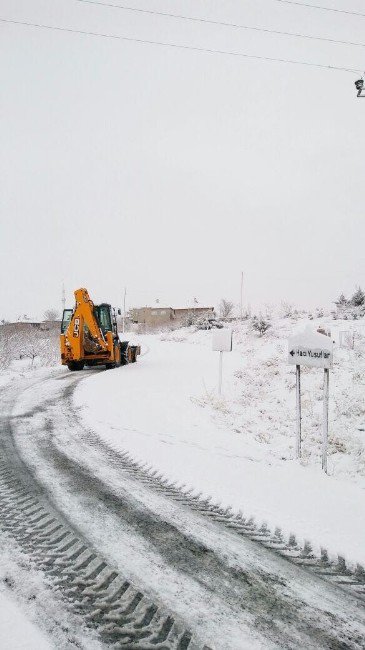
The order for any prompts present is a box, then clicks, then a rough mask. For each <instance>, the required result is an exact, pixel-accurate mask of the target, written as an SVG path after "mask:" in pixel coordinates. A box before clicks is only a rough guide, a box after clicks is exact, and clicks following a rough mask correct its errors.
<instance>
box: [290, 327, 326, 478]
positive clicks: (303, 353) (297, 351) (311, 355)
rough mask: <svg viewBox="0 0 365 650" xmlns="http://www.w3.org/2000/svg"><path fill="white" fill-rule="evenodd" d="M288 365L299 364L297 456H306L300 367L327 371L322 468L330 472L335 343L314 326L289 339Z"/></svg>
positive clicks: (324, 391) (324, 392)
mask: <svg viewBox="0 0 365 650" xmlns="http://www.w3.org/2000/svg"><path fill="white" fill-rule="evenodd" d="M288 352H289V354H288V363H289V364H291V365H295V374H296V415H297V417H296V457H297V458H301V454H302V449H301V447H302V406H301V385H300V366H307V367H308V368H323V369H324V390H323V437H322V469H323V471H324V472H326V473H327V447H328V404H329V370H330V368H332V366H333V342H332V340H331V338H330V337H328V336H326V335H325V334H320V333H318V332H313V331H311V329H310V327H309V328H307V330H305V331H304V332H302V333H300V334H297V335H295V336H293V337H292V338H291V339H290V340H289V349H288Z"/></svg>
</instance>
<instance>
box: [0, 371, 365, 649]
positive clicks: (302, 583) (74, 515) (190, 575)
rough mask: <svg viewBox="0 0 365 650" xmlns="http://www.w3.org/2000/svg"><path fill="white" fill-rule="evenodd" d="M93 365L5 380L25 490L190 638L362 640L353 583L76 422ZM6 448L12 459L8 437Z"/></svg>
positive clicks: (283, 644) (363, 621) (268, 644)
mask: <svg viewBox="0 0 365 650" xmlns="http://www.w3.org/2000/svg"><path fill="white" fill-rule="evenodd" d="M132 369H133V368H127V369H121V371H122V370H124V371H125V372H128V370H132ZM113 373H114V371H112V372H110V373H109V376H112V375H113ZM95 376H96V375H95V371H94V372H91V373H85V374H82V375H79V374H78V375H70V374H68V373H66V372H65V371H64V370H57V371H50V372H49V376H48V377H43V378H42V380H41V381H39V382H38V383H36V382H33V383H32V385H30V386H29V385H28V386H27V382H26V381H25V382H24V385H23V386H22V385H21V382H19V383H18V384H17V385H16V386H14V385H13V386H12V387H11V393H12V395H13V397H14V399H15V398H16V399H15V402H16V403H15V405H14V407H13V411H12V413H13V416H12V418H11V419H9V420H8V425H9V426H5V425H4V426H3V429H2V437H3V442H4V444H6V443H7V442H9V441H7V440H6V437H7V436H8V437H10V436H11V435H12V436H13V437H14V441H15V444H16V450H17V452H18V453H19V454H20V456H21V458H22V459H23V461H24V463H25V465H22V464H21V463H16V471H18V472H20V473H22V474H23V475H25V474H27V475H29V474H30V475H31V476H32V479H30V483H29V485H30V487H29V489H30V490H31V489H32V488H31V483H32V482H33V483H34V484H36V485H38V486H42V489H43V490H44V491H45V492H46V495H47V499H48V501H50V502H51V504H52V507H53V508H54V511H55V512H59V513H60V516H61V517H63V518H64V519H65V520H67V521H68V522H70V523H71V524H72V526H73V528H74V529H75V530H78V531H79V532H80V535H82V536H83V538H84V539H87V540H88V542H89V543H90V544H91V546H92V548H94V549H97V552H98V553H100V554H101V556H102V557H103V558H105V560H106V562H108V563H109V565H110V566H112V567H114V568H115V569H116V570H117V571H118V572H120V574H122V575H123V576H124V577H125V578H126V579H127V580H128V581H129V582H131V583H132V584H134V585H136V587H137V588H138V589H142V590H143V593H144V594H146V595H147V597H148V598H150V599H151V600H152V601H153V602H157V603H160V604H162V606H164V607H165V608H166V610H168V611H170V612H172V613H173V615H174V616H175V617H176V618H177V619H178V620H180V621H181V622H182V623H183V624H184V625H185V626H186V627H187V628H189V629H190V630H191V631H192V633H193V639H194V643H196V644H197V646H196V647H201V648H202V647H203V646H204V644H205V645H206V646H208V647H211V648H215V649H216V650H221V649H222V650H223V649H224V650H226V649H227V650H229V649H230V650H240V649H246V648H247V649H251V648H252V649H254V648H265V649H266V648H293V649H294V648H295V649H296V648H298V649H299V648H303V647H308V648H328V649H330V648H331V649H333V648H344V649H345V648H349V649H350V648H351V649H359V648H362V647H363V646H364V644H365V612H364V609H363V607H362V606H360V605H359V601H357V600H356V599H355V598H354V597H353V596H352V595H351V594H349V593H347V592H346V591H344V590H343V589H341V588H339V587H338V586H336V585H331V584H328V583H327V582H325V581H323V580H322V579H321V578H319V577H318V576H316V575H312V574H310V573H309V572H308V571H305V570H304V569H303V568H302V567H299V566H295V565H293V564H291V563H289V562H288V561H287V560H285V559H283V558H281V557H280V556H278V555H277V554H276V553H274V552H272V551H270V550H268V549H266V548H264V547H263V546H262V545H260V544H258V543H255V542H253V541H251V540H250V539H247V538H245V537H239V536H238V535H237V534H236V533H235V532H233V531H230V530H229V529H227V528H226V527H224V526H222V525H220V524H219V523H218V522H216V521H211V520H210V519H208V518H207V517H203V516H202V515H201V513H200V512H198V511H194V510H193V509H192V508H190V507H189V506H187V505H186V504H185V503H184V502H179V500H178V499H172V498H170V497H169V495H168V491H165V492H164V491H158V490H154V489H153V488H152V487H151V482H150V480H149V477H148V474H147V473H146V475H145V477H144V476H143V472H142V473H141V472H140V471H139V472H133V471H130V468H129V467H128V464H126V463H125V462H124V459H123V456H122V455H121V454H118V453H117V452H116V451H115V450H113V449H112V448H111V447H110V446H108V445H107V444H106V443H105V442H104V441H102V440H100V439H99V438H98V436H97V435H96V434H95V433H94V432H93V431H90V430H89V429H88V428H87V427H85V426H84V425H83V423H82V422H81V421H80V419H79V418H78V413H77V410H76V409H75V406H74V404H73V400H72V395H73V391H74V389H75V387H76V385H77V384H78V382H79V381H80V380H84V381H83V383H85V385H86V384H87V383H88V381H89V378H90V377H93V378H95ZM9 392H10V389H9ZM9 399H10V398H9ZM7 453H8V457H9V462H11V444H10V445H9V444H8V447H7ZM13 453H15V450H13ZM9 454H10V456H9ZM55 647H56V646H55ZM130 647H132V646H130ZM174 647H175V646H174ZM176 647H178V646H176ZM181 647H182V646H181ZM186 647H187V646H186ZM189 647H190V646H189Z"/></svg>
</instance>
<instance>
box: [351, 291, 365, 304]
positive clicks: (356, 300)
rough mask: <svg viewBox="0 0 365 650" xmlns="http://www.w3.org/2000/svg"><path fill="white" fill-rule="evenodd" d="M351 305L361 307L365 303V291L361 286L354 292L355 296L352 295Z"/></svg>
mask: <svg viewBox="0 0 365 650" xmlns="http://www.w3.org/2000/svg"><path fill="white" fill-rule="evenodd" d="M350 302H351V305H353V306H354V307H361V305H365V293H364V292H363V290H362V289H361V287H358V288H357V289H356V291H355V293H354V295H353V296H351V301H350Z"/></svg>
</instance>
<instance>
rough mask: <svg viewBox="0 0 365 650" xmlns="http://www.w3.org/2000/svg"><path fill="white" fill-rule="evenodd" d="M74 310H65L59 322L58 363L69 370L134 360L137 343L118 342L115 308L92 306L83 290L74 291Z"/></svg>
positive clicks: (137, 350) (112, 364) (104, 304)
mask: <svg viewBox="0 0 365 650" xmlns="http://www.w3.org/2000/svg"><path fill="white" fill-rule="evenodd" d="M75 300H76V304H75V307H74V308H73V309H64V311H63V317H62V323H61V336H60V344H61V363H62V365H64V366H68V368H69V369H70V370H82V369H83V368H84V366H85V365H87V366H101V365H104V366H105V367H106V368H115V367H116V366H120V365H124V364H126V363H133V362H135V361H137V355H138V354H140V353H141V349H140V346H138V345H129V342H128V341H120V340H119V336H118V331H117V319H116V314H115V310H114V309H112V308H111V306H110V305H108V304H106V303H103V304H101V305H94V303H93V302H92V300H90V296H89V294H88V291H87V290H86V289H77V290H76V291H75Z"/></svg>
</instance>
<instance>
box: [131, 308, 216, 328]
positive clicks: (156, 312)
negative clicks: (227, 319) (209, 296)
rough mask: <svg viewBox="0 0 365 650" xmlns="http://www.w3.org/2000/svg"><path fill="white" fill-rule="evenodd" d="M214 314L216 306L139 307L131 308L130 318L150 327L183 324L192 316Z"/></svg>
mask: <svg viewBox="0 0 365 650" xmlns="http://www.w3.org/2000/svg"><path fill="white" fill-rule="evenodd" d="M190 315H194V316H196V317H199V316H207V317H208V316H212V317H213V316H214V307H201V306H200V305H196V306H194V307H176V308H174V307H160V306H158V307H139V308H135V309H131V311H130V319H131V321H132V323H135V324H138V325H147V326H148V327H159V326H163V325H174V324H175V325H182V324H183V322H184V321H186V319H187V318H188V317H189V316H190Z"/></svg>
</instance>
